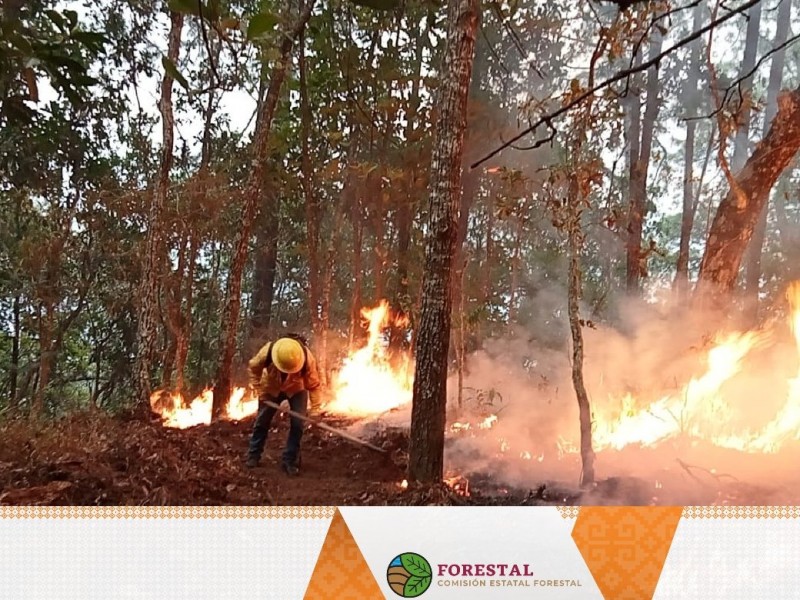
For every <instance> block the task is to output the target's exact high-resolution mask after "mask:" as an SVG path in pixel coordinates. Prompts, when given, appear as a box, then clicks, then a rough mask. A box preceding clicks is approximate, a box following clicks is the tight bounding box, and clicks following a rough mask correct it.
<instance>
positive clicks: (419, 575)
mask: <svg viewBox="0 0 800 600" xmlns="http://www.w3.org/2000/svg"><path fill="white" fill-rule="evenodd" d="M386 579H387V581H388V582H389V587H390V588H392V591H393V592H394V593H395V594H397V595H398V596H400V597H401V598H417V597H419V596H421V595H422V594H424V593H425V592H426V591H427V589H428V588H429V587H431V580H432V579H433V573H432V571H431V564H430V563H429V562H428V561H427V560H425V558H424V557H422V556H420V555H419V554H415V553H414V552H404V553H403V554H400V555H399V556H396V557H395V558H394V560H393V561H392V562H390V563H389V568H388V569H387V570H386Z"/></svg>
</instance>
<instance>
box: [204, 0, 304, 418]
mask: <svg viewBox="0 0 800 600" xmlns="http://www.w3.org/2000/svg"><path fill="white" fill-rule="evenodd" d="M314 3H315V0H310V1H309V2H308V4H307V5H306V7H305V9H304V10H303V11H302V12H301V14H300V16H299V17H298V19H297V22H296V23H295V25H294V27H293V29H292V31H290V32H288V34H287V35H286V36H284V39H283V42H282V43H281V49H280V58H278V61H277V63H276V64H275V66H274V67H273V69H272V74H271V77H270V82H269V89H268V91H267V97H266V99H265V100H264V103H263V105H262V106H261V107H260V109H259V115H258V127H257V128H256V131H255V134H254V138H255V139H254V141H253V167H252V170H251V171H250V176H249V177H248V179H247V185H246V187H245V192H244V201H245V205H244V209H243V211H242V219H241V228H240V229H239V233H238V236H237V239H236V243H235V250H234V255H233V260H232V261H231V271H230V277H229V279H228V293H227V296H228V298H227V303H226V305H225V311H224V313H223V318H222V323H223V326H224V332H223V337H222V352H221V356H220V360H219V363H218V366H217V374H216V377H215V384H214V394H213V407H212V419H214V420H216V419H218V418H219V417H221V416H222V414H223V412H224V409H225V405H226V404H227V402H228V399H229V398H230V395H231V369H232V366H233V356H234V354H235V352H236V333H237V331H238V325H239V310H240V308H241V303H242V274H243V272H244V267H245V264H246V263H247V249H248V245H249V243H250V231H251V230H252V228H253V221H254V220H255V217H256V209H257V208H258V201H259V199H260V198H261V187H262V183H263V179H264V171H265V169H266V165H267V160H268V158H269V134H270V130H271V129H272V119H273V117H274V116H275V109H276V107H277V105H278V98H279V96H280V89H281V86H282V85H283V80H284V79H285V78H286V69H287V67H288V64H289V59H290V54H291V52H292V47H293V46H294V41H295V39H297V37H298V36H299V35H300V32H301V31H302V30H303V29H304V28H305V26H306V23H307V22H308V20H309V18H310V17H311V11H312V10H313V8H314Z"/></svg>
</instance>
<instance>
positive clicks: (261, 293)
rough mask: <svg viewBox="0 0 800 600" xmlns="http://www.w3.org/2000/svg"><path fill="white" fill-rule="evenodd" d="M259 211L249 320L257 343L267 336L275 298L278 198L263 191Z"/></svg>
mask: <svg viewBox="0 0 800 600" xmlns="http://www.w3.org/2000/svg"><path fill="white" fill-rule="evenodd" d="M262 211H263V213H262V215H261V217H262V218H261V222H262V225H261V227H259V229H258V233H257V235H256V253H257V254H256V260H255V273H254V278H255V281H254V283H253V312H252V315H251V319H250V335H251V337H252V338H253V339H254V340H258V341H262V340H264V339H265V338H267V337H268V336H269V332H270V326H271V324H272V302H273V300H274V298H275V275H276V271H277V268H278V236H279V235H280V220H279V217H278V215H279V212H280V197H279V196H278V195H277V194H276V193H274V191H273V190H268V191H267V192H266V194H265V201H264V205H263V208H262Z"/></svg>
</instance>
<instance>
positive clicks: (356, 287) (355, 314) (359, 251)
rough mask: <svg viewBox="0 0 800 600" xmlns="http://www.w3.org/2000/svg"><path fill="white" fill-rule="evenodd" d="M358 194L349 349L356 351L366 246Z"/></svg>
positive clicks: (356, 196)
mask: <svg viewBox="0 0 800 600" xmlns="http://www.w3.org/2000/svg"><path fill="white" fill-rule="evenodd" d="M357 194H358V192H356V193H355V194H353V206H352V212H351V215H352V216H351V221H352V223H353V298H352V300H351V302H350V335H349V347H350V351H351V352H352V351H353V350H354V349H355V344H356V340H357V338H359V337H360V336H359V333H360V331H361V305H362V302H363V300H362V297H361V296H362V294H361V288H362V280H363V279H362V278H363V275H362V270H363V267H362V261H363V255H364V253H363V248H362V246H363V244H364V220H363V217H362V215H361V203H360V202H359V201H358V195H357Z"/></svg>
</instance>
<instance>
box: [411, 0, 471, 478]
mask: <svg viewBox="0 0 800 600" xmlns="http://www.w3.org/2000/svg"><path fill="white" fill-rule="evenodd" d="M448 8H449V11H448V13H449V18H448V21H447V22H448V23H449V26H448V33H447V42H446V48H445V55H444V64H443V66H442V69H441V71H440V72H441V73H442V74H443V76H442V79H441V82H440V88H439V97H438V99H437V108H438V110H437V113H438V115H439V117H438V121H437V123H436V138H435V140H436V141H435V144H434V149H433V156H432V160H431V179H430V190H431V192H430V212H429V219H428V236H427V241H426V261H425V271H424V283H423V295H422V308H421V314H420V322H419V334H418V336H417V338H416V344H415V356H416V369H415V375H414V396H413V398H414V399H413V403H412V410H411V438H410V443H409V478H410V479H411V480H413V481H421V482H441V480H442V477H443V473H444V429H445V420H446V408H447V355H448V346H449V341H450V314H451V305H452V297H451V294H452V287H451V277H452V267H453V257H454V254H455V246H456V237H457V233H458V223H457V218H458V205H459V202H460V196H461V166H462V158H463V145H464V131H465V129H466V113H467V98H468V95H469V83H470V76H471V72H472V61H473V57H474V49H475V36H476V33H477V28H478V20H479V16H480V12H479V3H478V1H477V0H449V3H448Z"/></svg>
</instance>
